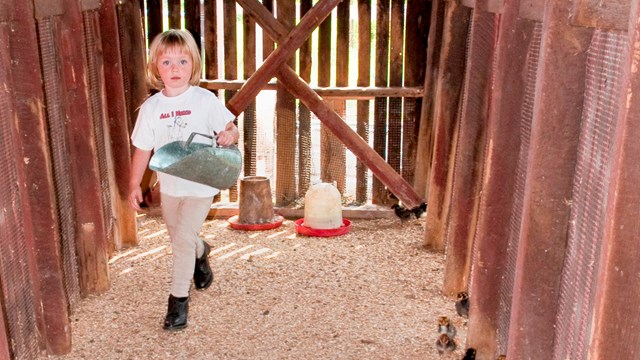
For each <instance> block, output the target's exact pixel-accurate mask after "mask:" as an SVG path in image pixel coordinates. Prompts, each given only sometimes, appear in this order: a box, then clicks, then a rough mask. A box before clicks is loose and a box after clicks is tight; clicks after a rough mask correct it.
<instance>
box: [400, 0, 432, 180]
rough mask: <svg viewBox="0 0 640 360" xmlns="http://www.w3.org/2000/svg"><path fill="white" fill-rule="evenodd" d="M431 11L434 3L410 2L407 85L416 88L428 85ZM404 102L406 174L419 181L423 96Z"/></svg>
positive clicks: (406, 50)
mask: <svg viewBox="0 0 640 360" xmlns="http://www.w3.org/2000/svg"><path fill="white" fill-rule="evenodd" d="M430 11H431V2H429V1H418V0H409V1H407V24H406V29H407V31H406V33H405V37H406V39H405V50H404V53H405V54H413V55H412V56H405V57H404V79H403V81H404V86H411V87H414V86H421V85H423V84H424V79H425V72H426V57H427V51H426V48H427V36H428V34H429V14H430V13H429V12H430ZM403 103H404V106H403V114H404V115H403V118H404V124H403V127H402V177H404V178H405V179H407V181H409V182H410V183H412V184H415V170H416V157H417V148H418V136H419V133H420V108H421V107H422V99H420V98H418V99H404V100H403ZM417 190H418V191H420V192H423V191H424V190H425V186H422V188H417Z"/></svg>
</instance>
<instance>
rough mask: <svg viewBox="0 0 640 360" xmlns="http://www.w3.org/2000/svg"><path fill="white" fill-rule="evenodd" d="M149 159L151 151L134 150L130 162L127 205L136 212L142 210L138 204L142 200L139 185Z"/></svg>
mask: <svg viewBox="0 0 640 360" xmlns="http://www.w3.org/2000/svg"><path fill="white" fill-rule="evenodd" d="M149 158H151V150H141V149H138V148H135V150H134V152H133V159H132V160H131V176H130V177H129V205H131V207H132V208H133V209H134V210H136V211H140V210H142V209H141V208H140V203H141V202H142V200H143V198H142V188H141V187H140V183H141V182H142V177H143V176H144V172H145V170H146V169H147V164H148V163H149Z"/></svg>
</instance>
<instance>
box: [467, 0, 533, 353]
mask: <svg viewBox="0 0 640 360" xmlns="http://www.w3.org/2000/svg"><path fill="white" fill-rule="evenodd" d="M533 27H534V22H533V21H531V20H526V19H522V18H519V17H518V7H517V6H515V4H514V3H507V4H506V5H505V8H504V13H503V15H502V18H501V23H500V29H499V42H498V44H497V49H496V60H495V67H494V72H495V84H494V86H493V92H492V94H491V102H490V104H489V109H490V112H489V118H488V121H487V128H486V132H487V150H486V152H485V159H484V164H485V165H484V171H483V173H484V175H483V179H482V180H483V183H482V195H481V200H480V207H479V209H478V221H477V229H476V234H475V242H476V243H475V245H474V247H473V249H474V255H473V258H472V261H473V263H472V266H471V267H472V269H473V276H472V277H471V281H470V283H469V293H470V294H473V302H471V306H470V307H471V310H470V312H469V328H468V329H469V330H468V333H467V334H468V335H467V343H468V346H470V347H473V348H475V349H476V351H477V352H476V355H477V356H478V357H482V358H494V357H495V355H496V354H500V353H501V352H500V351H498V336H497V332H498V322H499V319H500V312H501V311H502V312H505V311H507V310H508V309H505V308H501V306H500V301H496V300H497V298H498V294H500V291H501V287H502V283H503V279H504V278H505V277H506V276H505V272H506V271H507V259H508V256H507V248H508V242H509V232H510V229H511V227H510V218H511V216H512V214H511V212H512V209H513V207H514V202H515V200H514V193H515V188H516V186H515V181H516V177H515V176H513V174H515V173H516V172H517V167H518V158H519V155H518V154H519V151H520V144H521V141H520V138H521V137H520V132H521V127H522V125H520V124H519V122H520V119H521V118H522V116H521V115H520V114H521V111H522V103H523V98H524V93H525V88H526V83H525V78H526V77H525V76H523V74H524V73H525V72H526V64H527V56H528V47H529V42H530V41H531V38H532V32H533ZM511 270H513V269H511ZM507 316H508V315H507ZM503 345H505V344H503Z"/></svg>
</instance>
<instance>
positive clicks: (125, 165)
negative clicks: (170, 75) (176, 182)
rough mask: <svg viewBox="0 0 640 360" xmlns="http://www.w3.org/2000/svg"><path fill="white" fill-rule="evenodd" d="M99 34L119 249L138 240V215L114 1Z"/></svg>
mask: <svg viewBox="0 0 640 360" xmlns="http://www.w3.org/2000/svg"><path fill="white" fill-rule="evenodd" d="M99 14H100V33H101V34H102V37H101V40H102V51H103V57H102V59H103V63H104V78H105V83H106V84H108V85H107V86H106V87H105V90H106V102H107V122H108V126H109V137H110V141H111V144H110V145H111V146H110V147H111V155H112V156H113V167H114V172H115V177H116V186H117V196H118V198H117V199H115V207H116V218H117V220H118V221H116V226H117V227H118V231H117V233H118V235H119V236H118V237H116V239H115V245H116V249H120V248H123V247H128V246H135V245H136V244H137V242H138V240H137V230H136V227H137V225H136V218H135V216H136V213H135V211H133V210H132V209H131V207H130V206H129V201H128V198H129V174H130V171H131V151H130V141H129V127H128V124H129V123H131V121H130V119H129V116H130V114H129V112H128V111H127V104H126V99H125V91H124V86H123V72H122V62H121V61H122V55H121V53H120V43H119V42H115V43H114V41H113V39H118V38H119V35H118V21H117V18H116V9H115V3H114V0H103V1H102V6H101V8H100V10H99Z"/></svg>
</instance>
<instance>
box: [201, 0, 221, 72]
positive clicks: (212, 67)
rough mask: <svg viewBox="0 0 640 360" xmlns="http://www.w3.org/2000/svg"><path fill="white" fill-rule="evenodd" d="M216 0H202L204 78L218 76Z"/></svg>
mask: <svg viewBox="0 0 640 360" xmlns="http://www.w3.org/2000/svg"><path fill="white" fill-rule="evenodd" d="M217 7H218V0H205V1H204V64H205V66H204V78H205V79H208V80H214V79H217V78H218V35H217V34H218V16H217V13H218V9H217Z"/></svg>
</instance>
